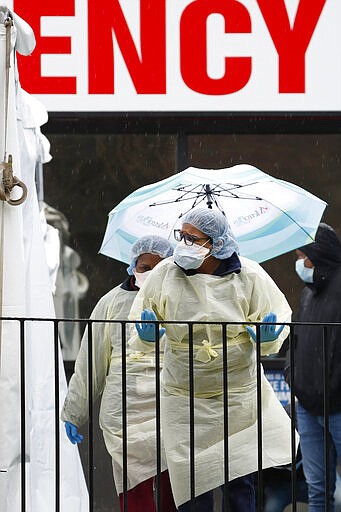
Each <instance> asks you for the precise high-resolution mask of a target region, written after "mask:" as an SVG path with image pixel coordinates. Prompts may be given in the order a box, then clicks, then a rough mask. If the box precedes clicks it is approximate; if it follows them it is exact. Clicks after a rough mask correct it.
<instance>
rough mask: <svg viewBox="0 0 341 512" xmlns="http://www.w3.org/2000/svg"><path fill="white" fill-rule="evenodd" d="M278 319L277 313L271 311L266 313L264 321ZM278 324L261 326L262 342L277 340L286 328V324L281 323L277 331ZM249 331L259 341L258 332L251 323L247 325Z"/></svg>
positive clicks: (254, 339)
mask: <svg viewBox="0 0 341 512" xmlns="http://www.w3.org/2000/svg"><path fill="white" fill-rule="evenodd" d="M276 321H277V315H276V314H275V313H269V314H268V315H265V317H264V318H263V320H262V322H274V323H276ZM276 327H277V326H276V325H261V326H260V342H261V343H264V342H267V341H275V340H276V339H277V338H278V336H279V335H280V334H281V332H282V331H283V329H284V325H280V326H279V327H278V329H277V331H276ZM246 330H247V332H248V333H249V334H250V336H251V338H252V339H253V341H257V334H256V332H255V331H254V330H253V329H252V327H250V326H249V325H247V326H246Z"/></svg>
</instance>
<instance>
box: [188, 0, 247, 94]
mask: <svg viewBox="0 0 341 512" xmlns="http://www.w3.org/2000/svg"><path fill="white" fill-rule="evenodd" d="M216 13H218V14H221V15H222V16H224V18H225V31H226V32H229V33H236V32H237V33H240V32H242V33H245V32H251V20H250V15H249V12H248V10H247V9H246V7H245V6H244V5H242V4H240V3H239V2H238V1H237V0H196V1H195V2H192V3H191V4H189V5H188V6H187V7H186V9H185V10H184V12H183V14H182V17H181V25H180V38H181V74H182V78H183V80H184V82H185V83H186V84H187V85H188V87H190V88H191V89H193V91H196V92H199V93H201V94H211V95H218V94H231V93H234V92H236V91H239V90H240V89H242V88H243V87H245V85H246V84H247V82H248V81H249V79H250V75H251V57H227V58H225V69H226V71H225V75H224V76H223V77H222V78H218V79H217V78H216V79H215V78H210V77H209V76H208V74H207V42H206V39H207V30H206V22H207V18H208V16H209V15H210V14H216Z"/></svg>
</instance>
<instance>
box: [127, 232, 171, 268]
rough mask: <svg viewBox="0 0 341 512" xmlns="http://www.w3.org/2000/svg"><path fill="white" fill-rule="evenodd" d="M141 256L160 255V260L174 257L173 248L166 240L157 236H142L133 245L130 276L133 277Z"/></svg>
mask: <svg viewBox="0 0 341 512" xmlns="http://www.w3.org/2000/svg"><path fill="white" fill-rule="evenodd" d="M141 254H158V255H159V256H160V258H168V256H172V254H173V247H172V246H171V244H170V242H168V240H166V238H162V237H161V236H157V235H146V236H142V237H141V238H139V239H138V240H136V242H135V243H134V244H133V245H132V247H131V251H130V265H129V267H128V268H127V272H128V274H130V275H132V273H133V270H134V268H135V267H136V263H137V258H138V257H139V256H141Z"/></svg>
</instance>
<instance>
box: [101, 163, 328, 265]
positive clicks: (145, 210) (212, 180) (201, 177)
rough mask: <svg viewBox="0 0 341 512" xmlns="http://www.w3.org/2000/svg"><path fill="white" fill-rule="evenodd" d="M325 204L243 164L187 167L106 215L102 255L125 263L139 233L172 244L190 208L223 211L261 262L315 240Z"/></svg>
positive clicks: (248, 252)
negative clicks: (220, 167) (200, 167)
mask: <svg viewBox="0 0 341 512" xmlns="http://www.w3.org/2000/svg"><path fill="white" fill-rule="evenodd" d="M326 206H327V203H325V202H324V201H322V200H321V199H319V198H318V197H316V196H314V195H313V194H311V193H310V192H307V191H306V190H304V189H303V188H301V187H298V186H296V185H293V184H292V183H288V182H286V181H283V180H279V179H277V178H274V177H272V176H270V175H269V174H266V173H264V172H262V171H260V170H259V169H257V168H256V167H253V166H251V165H247V164H241V165H235V166H234V167H229V168H226V169H198V168H195V167H189V168H188V169H185V170H184V171H182V172H179V173H177V174H174V175H172V176H170V177H169V178H166V179H164V180H162V181H159V182H157V183H153V184H151V185H147V186H145V187H142V188H139V189H138V190H136V191H135V192H133V193H132V194H130V195H129V196H127V197H126V198H125V199H123V201H121V202H120V203H119V204H118V205H117V206H116V207H115V208H114V209H113V210H112V211H111V212H110V214H109V220H108V225H107V229H106V232H105V235H104V240H103V243H102V246H101V249H100V251H99V252H100V253H101V254H104V255H106V256H110V257H111V258H114V259H117V260H119V261H122V262H125V263H128V262H129V254H130V248H131V246H132V244H133V243H134V242H135V241H136V240H137V239H138V238H139V237H141V236H143V235H148V234H150V235H159V236H163V237H164V238H167V239H168V240H170V241H171V242H173V231H174V229H177V228H179V227H181V222H182V217H183V215H185V214H186V213H187V212H188V211H189V210H191V209H193V208H202V207H207V208H213V209H218V210H220V211H222V212H223V213H224V214H225V215H226V217H227V219H228V221H229V223H230V226H231V228H232V231H233V233H234V236H235V238H236V239H237V240H238V242H239V245H240V254H241V255H242V256H246V257H248V258H251V259H253V260H255V261H258V262H259V263H260V262H263V261H266V260H269V259H271V258H275V257H276V256H279V255H280V254H284V253H286V252H289V251H292V250H294V249H297V248H298V247H302V246H304V245H306V244H309V243H311V242H313V241H314V237H315V233H316V230H317V227H318V224H319V222H320V220H321V217H322V214H323V212H324V210H325V208H326Z"/></svg>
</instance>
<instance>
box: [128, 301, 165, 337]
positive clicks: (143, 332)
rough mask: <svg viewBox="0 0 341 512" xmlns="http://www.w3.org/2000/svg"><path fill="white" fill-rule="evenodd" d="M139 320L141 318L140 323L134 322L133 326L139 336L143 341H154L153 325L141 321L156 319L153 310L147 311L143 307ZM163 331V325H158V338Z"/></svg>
mask: <svg viewBox="0 0 341 512" xmlns="http://www.w3.org/2000/svg"><path fill="white" fill-rule="evenodd" d="M141 320H142V323H141V324H135V327H136V330H137V332H138V335H139V337H140V338H141V340H143V341H151V342H155V341H156V331H155V325H154V324H145V323H143V321H146V320H151V321H153V320H155V321H157V318H156V315H155V313H154V311H149V310H148V309H144V310H143V311H142V313H141ZM165 332H166V329H165V328H164V327H160V329H159V338H161V336H163V335H164V333H165Z"/></svg>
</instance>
